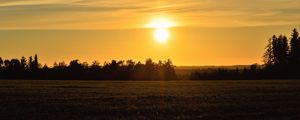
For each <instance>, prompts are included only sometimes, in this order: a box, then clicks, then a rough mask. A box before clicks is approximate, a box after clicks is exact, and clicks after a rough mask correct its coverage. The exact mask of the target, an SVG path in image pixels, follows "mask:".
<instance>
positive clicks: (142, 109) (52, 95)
mask: <svg viewBox="0 0 300 120" xmlns="http://www.w3.org/2000/svg"><path fill="white" fill-rule="evenodd" d="M299 101H300V81H288V80H281V81H257V80H253V81H0V119H3V120H4V119H5V120H13V119H16V120H17V119H18V120H19V119H30V120H50V119H51V120H53V119H54V120H86V119H92V120H93V119H94V120H100V119H103V120H104V119H113V120H114V119H118V120H119V119H122V120H123V119H128V120H132V119H165V120H168V119H169V120H171V119H201V120H214V119H224V120H253V119H261V120H262V119H263V120H276V119H277V120H289V119H293V120H296V119H300V102H299Z"/></svg>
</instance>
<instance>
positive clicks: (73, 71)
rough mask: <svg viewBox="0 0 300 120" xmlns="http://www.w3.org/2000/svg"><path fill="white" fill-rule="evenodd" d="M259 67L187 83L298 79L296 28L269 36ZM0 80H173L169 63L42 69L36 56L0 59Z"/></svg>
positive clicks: (218, 71) (207, 73) (198, 76)
mask: <svg viewBox="0 0 300 120" xmlns="http://www.w3.org/2000/svg"><path fill="white" fill-rule="evenodd" d="M263 62H264V64H263V65H258V64H253V65H249V67H245V68H242V69H241V68H235V69H225V68H207V69H201V70H196V71H194V72H192V73H191V74H190V75H189V79H191V80H224V79H228V80H233V79H240V80H243V79H245V80H246V79H300V37H299V33H298V31H297V30H296V29H294V30H293V31H292V34H291V36H290V37H289V38H288V37H287V36H285V35H273V36H272V37H271V38H270V39H269V40H268V42H267V45H266V48H265V53H264V54H263ZM0 79H3V80H6V79H24V80H25V79H45V80H46V79H50V80H177V79H179V77H178V76H177V75H176V72H175V66H174V65H173V63H172V61H171V60H169V59H168V60H166V61H159V62H157V63H155V62H153V61H152V60H151V59H147V60H146V61H145V63H142V62H135V61H133V60H127V61H123V60H121V61H117V60H112V61H111V62H105V63H104V64H103V65H100V63H99V62H97V61H94V62H93V63H92V64H88V63H87V62H80V61H79V60H78V59H75V60H72V61H70V63H69V64H66V63H65V62H59V63H56V62H55V63H54V64H53V66H52V67H48V66H47V65H44V66H42V65H41V64H40V63H39V59H38V56H37V55H34V56H33V57H32V56H30V57H29V58H28V59H27V58H25V57H22V58H21V59H10V60H9V59H5V60H3V59H2V58H0Z"/></svg>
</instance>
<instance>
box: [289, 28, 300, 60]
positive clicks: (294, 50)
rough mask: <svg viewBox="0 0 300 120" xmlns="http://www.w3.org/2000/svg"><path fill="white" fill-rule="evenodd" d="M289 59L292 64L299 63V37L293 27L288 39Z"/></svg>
mask: <svg viewBox="0 0 300 120" xmlns="http://www.w3.org/2000/svg"><path fill="white" fill-rule="evenodd" d="M290 47H291V51H290V57H291V58H290V59H291V63H292V64H297V63H298V64H299V62H300V38H299V33H298V31H297V29H294V30H293V32H292V35H291V41H290Z"/></svg>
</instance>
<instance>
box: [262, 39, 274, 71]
mask: <svg viewBox="0 0 300 120" xmlns="http://www.w3.org/2000/svg"><path fill="white" fill-rule="evenodd" d="M272 40H273V39H271V38H270V39H269V40H268V43H267V46H266V48H265V50H266V51H265V53H264V56H263V62H264V63H265V65H273V64H274V61H275V60H274V52H273V45H272Z"/></svg>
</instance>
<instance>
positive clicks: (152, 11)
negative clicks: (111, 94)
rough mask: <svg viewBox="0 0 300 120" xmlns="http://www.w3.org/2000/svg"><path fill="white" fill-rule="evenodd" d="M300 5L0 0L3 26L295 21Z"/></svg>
mask: <svg viewBox="0 0 300 120" xmlns="http://www.w3.org/2000/svg"><path fill="white" fill-rule="evenodd" d="M299 8H300V2H299V1H298V0H226V1H225V0H176V1H174V0H152V1H149V0H130V1H129V0H43V1H41V0H26V1H24V0H1V1H0V17H1V19H0V27H1V28H45V29H46V28H67V29H68V28H87V29H88V28H116V29H118V28H130V27H142V26H141V25H140V24H142V23H143V22H147V21H145V20H147V19H148V18H149V17H150V16H155V15H167V16H171V17H172V18H174V19H175V20H178V22H180V23H182V24H181V25H182V26H213V27H216V26H229V27H230V26H264V25H293V24H300V18H299V17H298V16H299V14H300V9H299ZM95 25H96V26H95ZM99 26H101V27H99Z"/></svg>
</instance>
